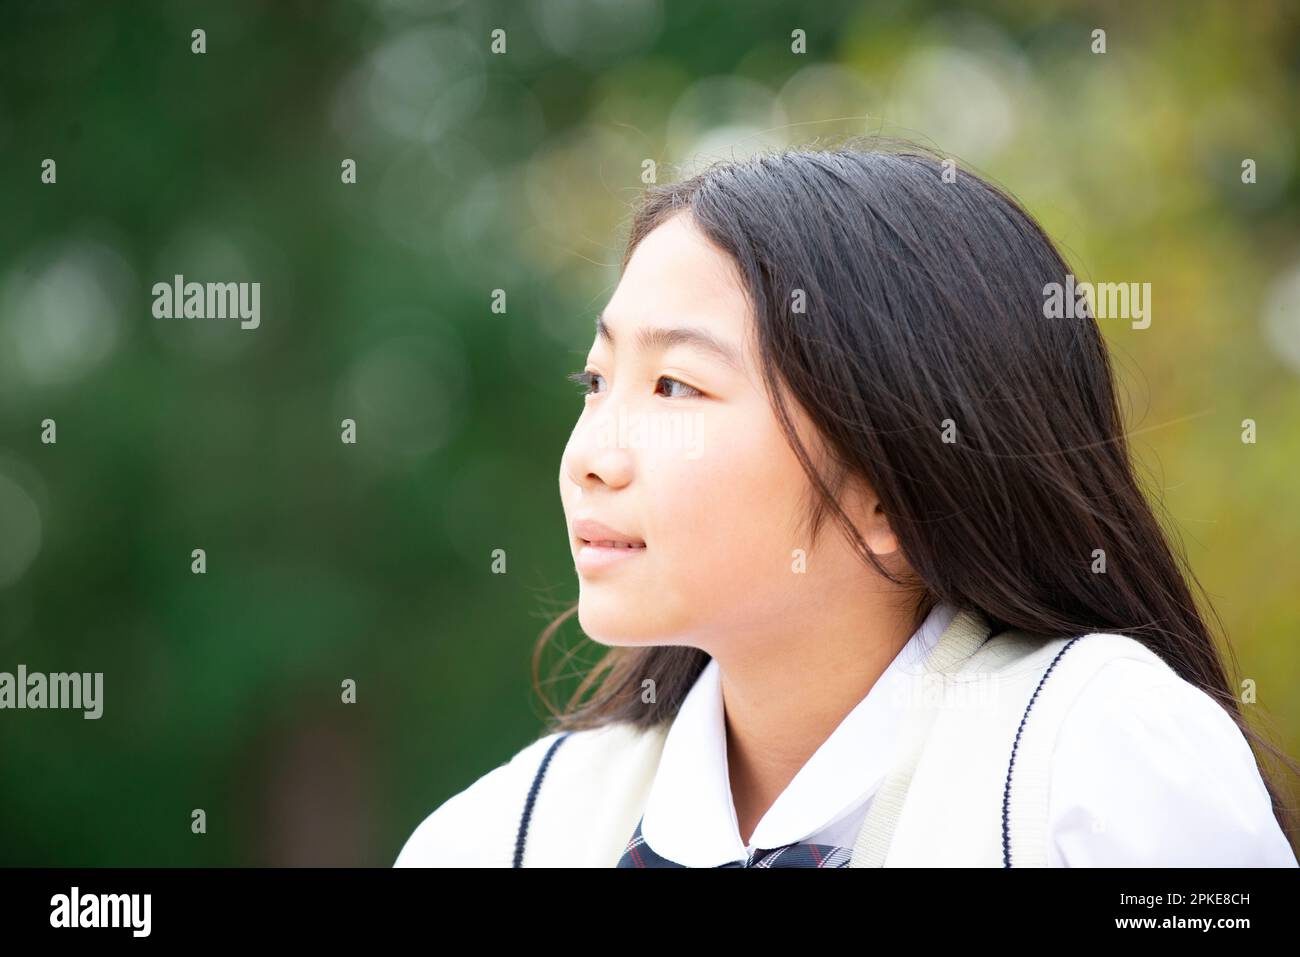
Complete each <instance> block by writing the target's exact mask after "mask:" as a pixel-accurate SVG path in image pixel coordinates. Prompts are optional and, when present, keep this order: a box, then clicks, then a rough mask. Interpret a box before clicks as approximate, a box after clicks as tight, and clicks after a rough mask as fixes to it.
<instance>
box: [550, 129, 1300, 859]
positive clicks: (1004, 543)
mask: <svg viewBox="0 0 1300 957" xmlns="http://www.w3.org/2000/svg"><path fill="white" fill-rule="evenodd" d="M945 174H946V175H945ZM954 174H955V175H954ZM679 213H686V214H688V215H689V216H690V217H691V219H692V221H693V223H694V225H695V226H696V227H697V228H698V229H699V230H701V231H702V233H703V234H704V235H705V236H706V237H707V238H708V239H709V240H710V241H711V242H712V243H713V244H714V245H715V246H716V247H717V248H718V249H719V250H721V251H723V252H724V253H726V254H727V255H728V256H730V257H731V258H732V260H734V262H735V264H736V265H737V266H738V268H739V271H740V275H741V276H742V277H743V280H744V283H745V287H746V292H747V295H748V297H749V301H750V305H751V306H752V310H753V321H754V323H755V324H756V326H755V328H756V332H757V342H758V346H759V360H760V364H761V372H762V376H763V381H764V384H765V386H766V388H767V391H768V393H769V397H770V399H771V401H772V406H773V410H774V412H775V413H776V416H777V418H778V421H779V422H780V424H781V426H782V429H783V430H784V432H785V433H786V435H787V437H788V439H789V441H790V445H791V447H792V448H793V449H794V451H795V453H796V455H797V456H798V457H799V460H800V462H801V463H802V464H803V467H804V470H805V471H806V472H807V474H808V477H809V481H810V499H809V502H808V520H809V525H810V529H811V531H812V533H813V534H814V535H816V533H817V532H818V530H820V529H821V528H822V527H823V525H824V524H825V522H826V520H827V519H828V518H829V519H833V520H834V522H835V523H836V524H837V525H838V526H839V528H840V529H841V530H842V531H843V533H844V534H845V535H846V536H848V538H849V541H851V542H853V543H854V545H855V547H856V548H857V550H858V552H859V553H860V555H861V557H862V560H863V561H864V562H867V563H869V564H870V565H871V566H873V567H874V568H875V569H876V571H877V573H879V574H880V575H882V576H883V577H885V578H887V579H888V580H890V581H892V582H894V583H895V584H898V585H900V586H904V587H908V588H916V590H917V593H918V594H920V595H921V598H920V599H919V602H918V605H917V608H916V609H915V615H916V622H917V624H918V625H919V623H920V621H921V620H922V619H923V617H924V615H925V614H926V613H927V612H928V610H929V609H930V608H932V607H933V606H934V604H935V603H936V602H940V601H942V602H945V603H948V604H951V605H954V606H957V607H965V608H973V609H977V610H979V611H980V612H981V613H982V614H983V615H984V616H985V617H986V618H987V619H988V620H989V621H990V622H991V623H992V624H993V626H994V629H995V630H1001V629H1002V628H1006V627H1010V628H1014V629H1016V630H1017V631H1022V632H1026V633H1029V634H1033V635H1042V636H1060V635H1076V634H1081V633H1088V632H1117V633H1120V634H1124V635H1129V636H1131V637H1133V638H1135V639H1137V640H1139V641H1141V642H1142V643H1143V644H1144V645H1146V646H1147V647H1148V648H1150V649H1152V650H1153V651H1155V652H1156V653H1157V654H1159V655H1160V656H1161V657H1162V658H1163V659H1164V660H1165V661H1167V662H1168V663H1169V664H1170V665H1171V666H1172V667H1173V669H1174V670H1175V671H1176V672H1177V673H1178V674H1179V675H1180V676H1181V677H1182V678H1184V679H1185V680H1187V681H1189V682H1191V683H1192V684H1194V685H1195V686H1196V687H1198V688H1200V689H1202V690H1204V691H1205V692H1207V693H1208V694H1209V695H1210V696H1212V697H1213V698H1214V699H1215V700H1216V701H1218V702H1219V703H1220V704H1221V705H1222V707H1223V708H1224V709H1225V710H1226V711H1227V712H1228V713H1229V714H1230V715H1231V716H1232V718H1233V720H1234V721H1235V722H1236V723H1237V725H1238V726H1239V727H1240V728H1241V730H1242V732H1243V734H1245V735H1246V737H1247V738H1248V740H1250V741H1252V742H1253V743H1254V744H1257V745H1259V746H1261V747H1263V748H1264V749H1266V750H1267V751H1268V752H1269V753H1271V754H1272V755H1273V756H1274V757H1275V758H1277V759H1278V760H1279V761H1280V762H1281V763H1282V764H1284V765H1285V766H1286V767H1287V769H1289V770H1290V771H1291V772H1292V773H1300V767H1297V765H1296V764H1295V763H1294V762H1293V761H1292V760H1291V759H1290V758H1289V757H1288V756H1287V755H1286V754H1285V753H1284V752H1283V751H1282V750H1281V749H1279V748H1277V747H1275V746H1274V745H1273V744H1271V743H1270V742H1269V741H1268V740H1267V739H1265V738H1264V737H1262V736H1261V735H1260V734H1259V733H1258V732H1257V731H1256V730H1255V729H1253V728H1252V727H1251V726H1250V724H1249V723H1248V722H1247V721H1246V720H1245V717H1244V715H1243V713H1242V710H1241V708H1240V706H1239V703H1238V699H1237V697H1236V695H1235V694H1234V693H1233V687H1234V685H1233V684H1230V682H1229V677H1228V672H1227V670H1226V668H1225V666H1224V663H1223V660H1222V659H1221V657H1220V653H1219V651H1218V650H1217V649H1216V646H1215V642H1214V639H1213V637H1212V634H1211V630H1210V628H1209V627H1208V626H1207V624H1206V620H1205V618H1203V617H1202V612H1201V611H1200V610H1198V606H1197V603H1196V601H1195V600H1194V599H1193V594H1192V589H1191V587H1189V582H1192V583H1194V584H1195V586H1196V589H1197V591H1198V593H1199V594H1200V596H1201V598H1202V600H1203V602H1204V608H1205V609H1206V614H1208V615H1212V616H1213V617H1214V619H1215V620H1216V622H1217V623H1218V626H1219V630H1220V631H1222V622H1221V621H1218V616H1217V613H1215V612H1214V611H1213V609H1212V607H1211V604H1210V602H1209V599H1208V596H1206V595H1205V592H1204V589H1203V588H1202V587H1201V586H1200V583H1199V582H1198V581H1197V579H1196V577H1195V575H1193V574H1192V572H1191V570H1190V568H1189V567H1188V564H1187V560H1186V556H1185V554H1182V553H1181V551H1180V553H1179V554H1178V555H1177V557H1176V555H1175V552H1174V549H1173V548H1172V547H1171V545H1170V540H1171V539H1174V540H1176V536H1175V535H1173V534H1172V533H1171V534H1170V536H1169V537H1167V536H1166V534H1165V532H1164V531H1163V530H1162V528H1161V525H1160V523H1159V522H1158V521H1157V519H1156V516H1155V514H1154V513H1153V510H1152V507H1151V505H1150V504H1149V503H1148V501H1147V498H1146V497H1145V496H1144V494H1143V492H1142V490H1141V488H1140V487H1139V484H1138V482H1137V480H1136V478H1135V474H1134V469H1133V465H1132V463H1131V461H1130V452H1129V447H1128V443H1127V439H1126V436H1125V431H1124V427H1123V419H1122V415H1121V410H1120V405H1119V401H1118V398H1117V395H1116V389H1115V384H1114V380H1113V377H1112V371H1111V365H1110V358H1109V355H1108V353H1107V350H1106V346H1105V343H1104V341H1103V338H1102V334H1101V330H1100V329H1099V327H1098V324H1097V322H1096V320H1095V319H1094V318H1093V316H1092V313H1091V310H1089V309H1087V308H1084V309H1082V310H1076V311H1075V312H1076V315H1075V316H1074V317H1073V318H1053V317H1049V315H1048V311H1047V310H1045V308H1044V300H1045V287H1047V286H1048V285H1049V284H1052V283H1064V282H1065V277H1066V275H1067V273H1069V272H1070V268H1069V267H1068V266H1067V264H1066V262H1065V260H1064V259H1063V257H1062V256H1061V254H1060V253H1059V252H1058V251H1057V249H1056V247H1055V246H1054V244H1053V243H1052V241H1051V240H1050V239H1049V238H1048V237H1047V235H1046V234H1045V233H1044V232H1043V230H1042V228H1041V227H1040V226H1039V225H1038V223H1037V222H1035V220H1034V219H1033V217H1032V216H1030V215H1029V213H1027V212H1026V211H1025V210H1024V209H1023V208H1022V207H1021V206H1020V205H1019V203H1017V202H1016V201H1015V200H1014V199H1013V198H1012V197H1011V196H1010V195H1008V193H1006V192H1005V191H1003V190H1002V189H1000V188H999V187H997V186H995V185H994V184H992V183H991V182H989V181H987V180H986V179H983V178H981V177H979V176H976V175H973V174H972V173H970V172H968V171H965V170H956V169H955V168H952V167H948V168H946V167H945V166H944V162H943V160H942V158H940V157H938V156H935V155H931V154H930V153H929V152H928V151H926V150H923V149H920V148H918V147H916V146H914V145H911V144H898V143H894V142H891V143H885V142H883V141H871V142H870V143H867V144H864V143H862V142H859V143H856V144H852V143H851V144H850V145H845V146H841V147H839V148H835V149H808V150H789V151H783V152H779V153H766V154H761V155H759V156H756V157H753V158H751V159H747V160H744V161H739V162H723V163H715V164H714V165H712V166H710V167H708V168H707V169H705V170H704V171H703V172H701V173H699V174H697V175H694V176H691V177H689V178H686V179H684V180H682V181H680V182H676V183H671V184H666V185H654V186H651V187H649V188H647V189H646V191H645V193H644V194H643V196H642V197H641V200H640V203H639V204H638V205H637V207H636V208H635V211H634V213H633V215H632V218H631V224H630V231H629V236H628V241H627V245H626V249H625V252H624V255H623V262H622V266H623V268H624V269H625V268H626V267H627V263H628V260H629V259H630V258H631V256H632V253H633V251H634V250H635V249H636V248H637V245H638V244H639V243H640V242H641V240H642V239H644V238H645V236H646V235H647V234H648V233H649V232H650V231H651V230H653V229H654V228H655V227H656V226H658V225H659V224H660V223H662V222H664V221H665V220H666V219H667V218H669V217H671V216H674V215H677V214H679ZM788 401H794V402H797V403H798V404H799V405H800V406H801V407H802V409H803V410H804V411H805V412H806V413H807V415H808V416H809V417H810V418H811V420H812V421H813V422H814V423H815V425H816V426H817V428H818V431H819V435H818V439H819V440H820V441H822V442H823V443H824V451H827V452H829V455H825V454H820V453H821V452H822V451H823V450H822V449H818V450H809V449H807V448H805V446H804V445H803V444H802V443H801V442H800V439H799V437H798V435H797V434H796V431H795V428H794V425H793V423H792V420H791V417H790V415H789V411H788V405H787V403H788ZM945 438H946V439H947V440H945ZM953 439H955V441H954V440H953ZM818 463H821V464H818ZM825 463H830V464H829V465H828V464H825ZM851 476H857V477H860V478H863V479H865V480H866V481H867V482H868V483H869V484H870V487H871V488H872V489H873V490H874V492H875V493H876V495H877V496H879V499H880V501H881V504H882V507H883V509H884V511H885V513H886V515H887V516H888V518H889V522H890V527H891V529H892V530H893V531H894V533H895V534H896V535H897V537H898V541H899V543H900V546H901V549H902V552H903V554H904V555H905V556H906V560H907V564H908V565H909V566H910V568H911V569H912V570H914V572H915V577H914V578H912V577H910V576H909V579H908V580H906V581H905V580H902V579H900V578H899V577H897V576H895V575H894V574H893V573H891V572H890V570H889V569H887V568H885V567H883V566H882V564H881V563H880V561H879V560H878V559H877V558H876V556H875V555H874V554H873V553H872V552H871V550H870V549H869V548H868V547H867V546H866V543H865V542H863V540H862V538H861V536H860V535H859V533H858V531H857V529H856V527H855V525H854V522H853V520H852V519H851V517H850V516H849V515H847V514H846V513H845V511H844V509H843V508H842V507H841V505H840V503H839V492H840V490H841V488H842V487H843V483H844V481H845V479H846V478H848V477H851ZM1099 557H1102V558H1104V562H1105V565H1104V573H1101V572H1099V571H1094V569H1095V568H1097V567H1098V566H1097V564H1096V563H1097V560H1098V558H1099ZM576 610H577V606H576V605H575V606H574V607H572V608H569V609H568V610H567V611H566V612H565V613H564V614H562V615H561V616H560V617H559V618H557V619H556V620H555V621H553V622H552V623H551V625H550V626H549V627H548V628H547V629H546V630H545V632H544V633H543V634H542V636H541V638H540V640H539V642H538V644H537V648H536V649H535V654H534V658H533V677H534V686H535V688H536V689H537V690H538V692H539V694H540V695H541V697H542V700H543V701H544V702H546V706H547V708H548V710H550V712H551V715H552V720H551V728H552V730H559V729H570V730H578V729H582V728H591V727H598V726H601V725H604V724H608V723H610V722H615V721H628V722H632V723H634V724H636V725H639V726H650V725H655V724H658V723H660V722H664V721H667V720H669V719H671V717H672V716H673V715H674V714H675V713H676V710H677V708H678V706H679V705H680V703H681V700H682V699H683V698H684V697H685V695H686V692H687V691H689V690H690V687H691V685H692V684H693V683H694V681H695V678H696V677H697V676H698V675H699V673H700V671H701V669H702V668H703V667H704V665H705V664H707V662H708V660H709V656H708V654H707V653H705V652H704V651H702V650H700V649H697V648H690V647H681V646H654V647H632V648H611V649H609V650H608V651H607V652H606V653H605V654H604V656H603V657H602V658H601V660H600V661H599V662H597V664H596V666H595V667H594V668H593V669H592V670H591V671H590V672H589V673H588V674H587V675H586V677H585V680H583V681H582V682H581V684H580V686H579V687H578V689H577V690H576V691H575V692H574V694H573V696H572V698H571V699H570V701H569V702H568V703H567V705H566V706H565V707H563V708H556V707H555V706H553V705H552V704H551V703H550V702H549V701H547V699H546V695H545V694H544V693H542V691H541V685H540V682H539V681H538V671H539V663H540V661H541V659H542V654H543V651H544V650H545V649H546V647H547V646H548V644H549V643H550V642H551V641H552V639H553V637H554V635H555V633H556V630H557V629H558V628H559V626H560V625H561V624H562V623H563V622H564V621H565V620H567V619H568V618H569V617H571V616H572V615H573V614H574V613H575V612H576ZM1227 651H1228V654H1229V655H1231V654H1232V652H1231V647H1230V646H1228V647H1227ZM1236 667H1237V666H1236V662H1235V656H1234V659H1233V670H1234V671H1236ZM646 676H653V677H654V679H655V682H656V700H655V702H653V703H646V702H644V701H643V700H642V696H641V682H642V681H643V679H644V678H645V677H646ZM1261 771H1262V773H1263V776H1264V779H1265V783H1266V785H1267V787H1268V790H1269V794H1270V797H1271V798H1272V801H1273V808H1274V813H1275V814H1276V815H1277V817H1278V820H1279V822H1280V823H1281V824H1282V827H1283V828H1284V830H1286V831H1287V832H1288V833H1290V832H1291V830H1292V827H1291V818H1290V809H1289V808H1288V807H1287V806H1286V804H1285V802H1284V800H1283V792H1282V790H1281V789H1280V787H1279V786H1278V784H1277V783H1275V782H1273V781H1271V780H1270V774H1269V772H1268V769H1267V768H1266V767H1264V766H1261Z"/></svg>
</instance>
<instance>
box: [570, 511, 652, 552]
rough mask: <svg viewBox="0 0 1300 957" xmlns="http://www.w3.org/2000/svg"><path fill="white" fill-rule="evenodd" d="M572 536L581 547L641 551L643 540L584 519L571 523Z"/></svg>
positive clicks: (600, 523)
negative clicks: (589, 546)
mask: <svg viewBox="0 0 1300 957" xmlns="http://www.w3.org/2000/svg"><path fill="white" fill-rule="evenodd" d="M573 535H574V537H575V538H576V539H577V540H578V542H579V543H580V544H581V545H591V546H594V547H596V548H613V549H637V550H639V549H643V548H645V540H644V539H641V538H638V537H637V536H635V535H631V534H629V533H627V532H621V531H619V530H618V529H617V528H611V527H610V526H608V525H606V524H604V523H603V522H597V521H595V520H594V519H589V518H584V519H579V520H578V521H576V522H574V523H573Z"/></svg>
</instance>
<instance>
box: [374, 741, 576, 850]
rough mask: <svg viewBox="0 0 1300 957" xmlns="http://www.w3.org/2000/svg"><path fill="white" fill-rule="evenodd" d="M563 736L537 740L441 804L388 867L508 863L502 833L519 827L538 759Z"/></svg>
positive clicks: (507, 846) (508, 847)
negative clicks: (391, 865)
mask: <svg viewBox="0 0 1300 957" xmlns="http://www.w3.org/2000/svg"><path fill="white" fill-rule="evenodd" d="M563 736H564V733H563V732H555V733H553V734H547V735H544V736H542V737H540V738H537V739H536V740H535V741H533V742H532V743H530V744H528V745H527V746H526V747H524V748H521V749H520V750H519V751H517V752H516V753H515V754H514V755H513V756H512V757H511V758H510V759H509V760H507V761H504V762H502V763H501V764H499V765H497V766H496V767H495V768H493V769H492V770H490V771H488V772H487V773H485V774H484V775H482V776H481V777H480V778H479V779H478V780H476V781H475V782H474V783H473V784H471V785H470V786H469V787H467V788H465V789H464V790H462V791H460V792H459V793H457V794H454V795H452V796H451V797H450V798H448V799H447V800H446V801H444V802H443V803H442V804H440V805H439V806H438V807H437V808H435V809H434V810H433V812H432V813H430V814H429V815H428V817H426V818H425V819H424V820H423V821H421V822H420V824H419V826H417V827H416V828H415V830H414V831H413V832H412V833H411V836H410V837H409V838H407V840H406V843H405V844H404V845H403V846H402V850H401V852H400V853H399V854H398V856H397V860H396V861H395V862H394V863H393V866H394V867H476V866H485V867H492V866H501V867H508V866H510V856H509V855H510V850H511V847H510V845H509V844H507V843H505V842H504V841H503V840H501V835H503V834H507V833H508V832H509V831H510V829H511V828H513V827H516V826H517V825H518V822H519V819H520V815H521V814H522V813H523V807H524V799H525V797H526V795H527V792H528V788H529V786H530V785H531V783H532V780H533V777H534V775H535V774H536V772H537V769H538V768H539V767H540V766H541V761H542V758H543V757H544V756H545V754H546V753H547V752H548V751H549V750H550V749H551V748H552V746H554V745H555V744H556V742H557V741H559V739H560V738H562V737H563Z"/></svg>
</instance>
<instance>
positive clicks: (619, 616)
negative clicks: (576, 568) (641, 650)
mask: <svg viewBox="0 0 1300 957" xmlns="http://www.w3.org/2000/svg"><path fill="white" fill-rule="evenodd" d="M578 623H579V624H580V625H581V626H582V631H583V634H585V635H586V636H587V637H588V638H590V639H591V640H592V641H595V642H599V643H600V644H602V645H610V646H612V647H629V648H631V647H639V646H643V645H657V644H663V642H662V641H660V640H658V638H657V637H656V635H655V634H654V632H653V631H652V630H648V629H647V627H646V626H647V616H645V615H643V614H640V613H639V612H638V610H637V609H635V608H630V607H629V606H628V604H627V603H626V602H618V601H611V600H610V599H608V598H605V597H603V596H602V597H601V598H599V599H595V598H592V597H591V596H590V595H588V594H585V593H584V594H583V595H582V596H581V597H579V599H578Z"/></svg>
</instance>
